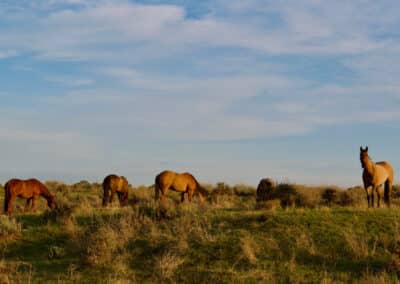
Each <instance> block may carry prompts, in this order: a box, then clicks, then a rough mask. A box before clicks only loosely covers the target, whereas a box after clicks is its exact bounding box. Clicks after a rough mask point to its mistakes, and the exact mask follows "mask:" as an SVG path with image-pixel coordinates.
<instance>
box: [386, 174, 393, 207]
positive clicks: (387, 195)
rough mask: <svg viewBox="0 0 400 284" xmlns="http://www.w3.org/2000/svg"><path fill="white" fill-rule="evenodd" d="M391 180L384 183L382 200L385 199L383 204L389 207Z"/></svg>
mask: <svg viewBox="0 0 400 284" xmlns="http://www.w3.org/2000/svg"><path fill="white" fill-rule="evenodd" d="M392 182H393V181H392V180H391V179H387V180H386V181H385V191H384V199H385V203H386V204H387V205H388V206H390V195H391V193H392Z"/></svg>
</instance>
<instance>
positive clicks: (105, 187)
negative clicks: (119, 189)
mask: <svg viewBox="0 0 400 284" xmlns="http://www.w3.org/2000/svg"><path fill="white" fill-rule="evenodd" d="M108 192H109V186H108V179H107V178H106V179H104V181H103V207H105V206H107V197H108Z"/></svg>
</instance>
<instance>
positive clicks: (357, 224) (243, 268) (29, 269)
mask: <svg viewBox="0 0 400 284" xmlns="http://www.w3.org/2000/svg"><path fill="white" fill-rule="evenodd" d="M47 185H48V186H49V188H50V190H51V191H52V192H55V193H56V195H57V201H58V207H57V208H56V209H55V210H53V211H48V210H47V209H46V208H45V205H46V203H45V201H44V200H42V201H41V202H40V204H39V209H38V210H37V212H35V213H28V212H27V213H24V212H23V205H24V204H23V203H22V202H18V204H16V206H15V207H16V208H15V216H14V217H13V218H8V217H6V216H0V217H1V218H0V238H1V241H0V253H1V255H0V283H43V282H48V283H74V282H76V283H136V282H138V283H155V282H156V283H216V282H217V283H349V282H350V283H397V282H398V272H399V271H400V257H399V253H400V218H399V217H400V207H398V205H396V203H398V200H395V202H394V203H395V205H394V206H393V207H392V208H390V209H388V208H381V209H376V208H375V209H367V208H365V207H364V206H365V204H364V203H366V201H365V198H364V195H362V193H363V192H362V190H360V189H352V190H346V191H344V190H340V189H337V188H335V189H332V188H329V190H331V193H332V192H333V193H332V194H327V193H326V190H327V188H324V187H312V188H311V187H306V186H298V185H290V186H289V185H283V186H282V192H284V193H285V194H281V195H280V196H279V198H280V199H279V200H275V201H274V200H272V201H269V202H265V203H263V204H258V205H257V204H256V201H255V200H256V198H255V189H254V188H252V187H248V186H245V185H237V186H234V187H229V186H224V185H221V184H220V185H218V186H213V185H208V186H207V188H208V191H209V193H210V194H209V198H208V202H206V203H205V204H199V203H198V202H197V201H196V202H194V203H192V204H188V203H185V204H179V202H178V200H179V197H180V196H179V195H178V194H177V193H174V192H171V194H170V198H169V201H168V202H166V203H165V204H162V205H159V204H158V203H155V202H154V200H153V195H154V194H153V190H152V189H151V188H147V187H145V186H141V187H138V188H132V189H131V191H130V200H129V206H127V207H124V208H119V206H118V204H117V201H115V204H114V205H112V206H111V207H109V208H102V207H101V194H102V191H101V187H100V185H99V184H89V183H87V182H81V183H78V184H75V185H65V184H62V183H57V182H48V183H47ZM1 192H3V191H1ZM285 198H286V199H288V200H289V201H290V200H292V201H293V202H286V201H285V202H282V200H284V199H285ZM0 203H1V204H3V194H1V197H0ZM284 205H288V206H287V207H285V206H284ZM282 206H283V207H284V208H282ZM399 275H400V274H399Z"/></svg>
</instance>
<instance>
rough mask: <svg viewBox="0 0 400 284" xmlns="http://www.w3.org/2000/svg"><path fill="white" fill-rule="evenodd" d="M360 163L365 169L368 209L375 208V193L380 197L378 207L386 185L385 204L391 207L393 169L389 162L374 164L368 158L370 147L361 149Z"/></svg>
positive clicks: (363, 176)
mask: <svg viewBox="0 0 400 284" xmlns="http://www.w3.org/2000/svg"><path fill="white" fill-rule="evenodd" d="M360 161H361V166H362V168H363V169H364V171H363V174H362V179H363V183H364V189H365V192H366V194H367V202H368V207H374V192H376V194H377V196H378V207H380V201H381V198H382V190H381V186H382V184H384V185H385V191H384V197H385V203H386V205H387V206H388V207H390V194H391V192H392V184H393V176H394V174H393V168H392V166H391V165H390V164H389V163H388V162H385V161H383V162H378V163H374V162H373V161H372V160H371V158H370V157H369V156H368V147H366V148H365V149H363V148H362V147H360Z"/></svg>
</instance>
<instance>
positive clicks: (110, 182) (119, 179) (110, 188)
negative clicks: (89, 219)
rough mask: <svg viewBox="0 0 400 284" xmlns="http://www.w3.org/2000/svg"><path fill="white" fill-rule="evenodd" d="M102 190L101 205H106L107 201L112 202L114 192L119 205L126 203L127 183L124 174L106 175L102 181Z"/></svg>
mask: <svg viewBox="0 0 400 284" xmlns="http://www.w3.org/2000/svg"><path fill="white" fill-rule="evenodd" d="M103 191H104V193H103V206H107V203H112V202H113V199H114V195H115V193H117V195H118V200H119V204H120V205H121V206H124V205H126V204H127V203H128V191H129V183H128V180H127V179H126V178H125V177H124V176H117V175H108V176H106V177H105V178H104V181H103Z"/></svg>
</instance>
